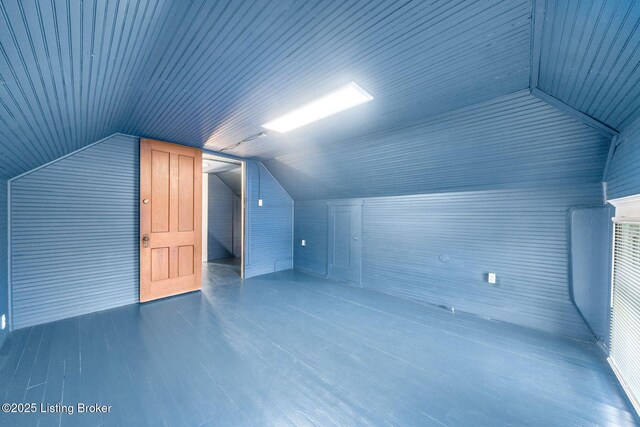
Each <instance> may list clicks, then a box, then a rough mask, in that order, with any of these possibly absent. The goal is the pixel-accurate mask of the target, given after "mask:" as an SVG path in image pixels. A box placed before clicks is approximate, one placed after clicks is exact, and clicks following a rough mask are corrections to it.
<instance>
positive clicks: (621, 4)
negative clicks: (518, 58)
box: [536, 0, 640, 131]
mask: <svg viewBox="0 0 640 427" xmlns="http://www.w3.org/2000/svg"><path fill="white" fill-rule="evenodd" d="M536 2H538V7H540V8H542V14H541V15H540V16H544V20H543V22H542V24H541V25H539V26H537V30H538V31H540V34H539V37H538V40H539V43H540V46H539V54H540V57H539V61H540V62H539V64H540V66H539V76H538V77H537V78H538V84H537V86H538V87H539V88H540V89H541V90H542V91H544V92H546V93H547V94H549V95H551V96H553V97H555V98H557V99H559V100H561V101H562V102H564V103H565V104H567V105H569V106H571V107H573V108H575V109H576V110H578V111H580V112H582V113H586V114H587V115H589V116H591V117H593V118H595V119H597V120H599V121H600V122H602V123H605V124H607V125H608V126H610V127H611V128H613V129H616V130H618V131H622V130H624V128H625V127H627V126H628V125H629V124H630V123H632V122H633V120H634V119H636V118H637V117H638V116H640V2H638V1H632V0H579V1H569V0H561V1H551V0H546V1H545V0H536Z"/></svg>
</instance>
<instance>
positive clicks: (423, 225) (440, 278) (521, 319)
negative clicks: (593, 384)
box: [295, 183, 602, 339]
mask: <svg viewBox="0 0 640 427" xmlns="http://www.w3.org/2000/svg"><path fill="white" fill-rule="evenodd" d="M601 203H602V189H601V185H600V184H599V183H594V184H585V185H579V186H564V187H553V188H551V187H549V188H522V189H501V190H487V191H468V192H454V193H439V194H438V193H436V194H425V195H413V196H396V197H380V198H368V199H365V200H364V205H363V208H362V247H363V253H362V286H364V287H367V288H371V289H375V290H378V291H381V292H385V293H389V294H393V295H397V296H401V297H405V298H410V299H415V300H418V301H422V302H426V303H431V304H437V305H444V306H447V307H451V306H453V307H455V308H456V309H457V310H462V311H466V312H470V313H474V314H477V315H480V316H487V317H490V318H493V319H497V320H502V321H506V322H511V323H515V324H519V325H523V326H528V327H533V328H537V329H541V330H544V331H548V332H552V333H556V334H561V335H566V336H571V337H577V338H584V339H591V338H592V337H593V336H592V334H591V332H590V331H589V329H588V327H587V326H586V324H585V323H584V321H583V320H582V318H581V316H580V314H579V313H578V311H577V310H576V307H575V306H574V304H573V303H572V301H571V294H570V287H569V271H568V265H569V235H568V213H569V209H570V208H571V207H573V206H596V205H598V204H601ZM326 221H327V215H326V201H314V202H304V203H302V202H297V203H296V228H295V230H296V234H295V245H296V249H295V266H296V268H299V269H301V270H305V271H309V272H313V273H316V274H321V275H322V274H326V270H325V268H326V267H325V266H326V245H327V243H326V241H327V233H326V232H325V230H326ZM301 239H305V240H307V246H306V247H305V248H302V247H300V240H301ZM488 272H494V273H496V274H497V277H498V281H497V285H495V286H492V285H489V284H488V283H487V282H486V277H485V275H486V273H488Z"/></svg>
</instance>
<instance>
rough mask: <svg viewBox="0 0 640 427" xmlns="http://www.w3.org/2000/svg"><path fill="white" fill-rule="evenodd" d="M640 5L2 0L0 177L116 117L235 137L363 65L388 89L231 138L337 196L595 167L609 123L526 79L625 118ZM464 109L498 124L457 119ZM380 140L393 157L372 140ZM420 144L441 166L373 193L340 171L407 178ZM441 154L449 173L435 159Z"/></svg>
mask: <svg viewBox="0 0 640 427" xmlns="http://www.w3.org/2000/svg"><path fill="white" fill-rule="evenodd" d="M636 3H638V2H631V1H627V0H620V1H607V0H588V1H584V2H583V1H569V0H561V1H551V0H536V1H535V3H534V2H532V1H531V0H486V1H445V0H442V1H437V0H433V1H423V0H415V1H411V0H403V1H398V0H372V1H367V2H364V1H362V2H356V1H353V2H349V1H333V0H331V1H329V0H326V1H324V0H317V1H315V2H311V1H286V0H282V1H268V0H253V1H249V0H247V1H243V0H226V1H207V0H190V1H175V2H174V1H169V0H120V1H108V2H107V1H98V0H85V1H83V2H70V1H64V0H51V1H46V2H43V1H30V2H24V1H19V0H0V178H9V177H12V176H16V175H17V174H20V173H22V172H25V171H27V170H30V169H32V168H34V167H37V166H39V165H41V164H43V163H45V162H48V161H50V160H53V159H55V158H57V157H59V156H61V155H64V154H66V153H69V152H71V151H74V150H76V149H77V148H80V147H82V146H85V145H87V144H90V143H92V142H95V141H96V140H99V139H100V138H104V137H106V136H108V135H110V134H112V133H114V132H121V133H127V134H132V135H139V136H146V137H152V138H157V139H162V140H167V141H173V142H177V143H182V144H186V145H192V146H198V147H205V148H208V149H211V150H219V149H222V148H224V147H227V146H230V145H233V144H235V143H237V142H239V141H241V140H243V139H245V138H247V137H249V136H251V135H254V134H256V133H257V132H259V131H260V130H261V127H260V125H261V124H263V123H265V122H267V121H268V120H270V119H273V118H275V117H277V116H278V115H280V114H282V113H284V112H287V111H289V110H290V109H292V108H294V107H297V106H299V105H300V104H302V103H305V102H307V101H309V100H312V99H314V98H315V97H317V96H319V95H322V94H324V93H326V92H327V91H329V90H332V89H335V88H337V87H339V86H341V85H343V84H345V83H347V82H349V81H351V80H354V81H356V82H358V83H359V84H360V85H361V86H363V87H364V88H365V89H367V90H368V91H369V92H370V93H371V94H372V95H373V96H374V98H375V99H374V100H373V101H372V102H370V103H367V104H365V105H362V106H359V107H357V108H354V109H352V110H350V111H346V112H343V113H341V114H339V115H336V116H333V117H332V118H330V119H326V120H323V121H320V122H317V123H314V124H311V125H309V126H306V127H304V128H301V129H299V130H296V131H293V132H290V133H287V134H285V135H281V134H277V133H275V132H270V133H269V135H268V136H267V137H265V138H260V139H255V140H252V141H249V142H246V143H244V144H241V145H239V146H237V147H235V148H232V149H229V150H228V151H227V152H228V153H229V154H234V155H237V156H242V157H254V158H259V159H262V160H265V161H267V162H266V163H267V165H268V167H269V168H270V169H272V170H273V171H274V173H275V174H276V175H278V176H279V177H281V179H283V180H287V182H283V184H284V185H285V186H286V187H287V188H288V189H290V190H291V192H292V193H293V194H296V195H298V196H299V197H305V198H308V197H309V194H311V193H310V192H309V193H307V192H305V190H303V189H302V187H301V185H302V183H306V186H307V188H312V187H313V186H316V187H317V196H320V195H324V196H327V197H329V196H331V197H336V196H339V195H344V196H347V195H348V196H355V195H358V196H364V195H367V194H392V193H395V194H406V193H408V192H410V191H416V190H417V189H420V191H431V190H433V189H439V188H451V187H456V186H458V182H457V181H456V180H458V178H456V177H454V176H453V175H454V171H456V170H462V171H464V172H465V174H467V176H468V177H469V178H473V179H478V180H479V184H478V185H484V184H486V185H488V184H489V183H494V184H501V183H504V182H506V181H509V180H513V181H518V180H522V181H523V182H524V181H525V180H526V179H529V178H531V179H532V180H533V181H538V180H547V181H549V182H551V181H552V180H553V179H554V177H555V178H558V179H560V178H562V179H565V180H568V181H576V180H577V181H580V180H582V181H587V180H589V181H591V182H595V181H597V180H599V179H600V178H601V176H600V175H599V174H601V172H602V168H603V164H604V161H605V158H606V145H607V139H606V138H603V137H602V136H601V135H599V134H597V133H594V132H593V131H592V130H591V129H590V128H586V127H585V126H584V125H581V124H580V123H579V122H577V121H576V120H575V119H571V118H570V117H568V116H566V115H564V114H562V113H560V112H559V111H558V110H556V109H554V108H552V107H550V106H548V105H547V104H544V103H543V102H542V101H540V100H536V99H534V98H532V97H530V96H529V95H528V94H527V93H526V92H522V91H523V90H525V91H526V90H527V88H529V87H530V84H534V87H537V88H539V89H540V90H542V91H544V92H546V93H548V94H549V95H551V96H553V97H555V98H557V99H559V100H560V101H562V102H564V103H566V104H567V105H569V106H571V107H573V108H575V109H577V110H579V111H582V112H584V113H586V114H588V115H590V116H592V117H594V118H596V119H597V120H600V121H602V122H604V123H606V124H608V125H609V126H611V127H614V128H616V129H620V128H622V127H624V126H625V125H626V123H628V122H629V121H630V120H631V119H632V118H634V117H635V116H637V115H638V113H640V111H638V106H639V105H640V102H639V100H638V94H639V93H640V72H639V71H638V69H639V67H638V63H640V59H639V58H638V50H639V49H638V48H639V44H640V40H639V38H638V28H637V27H638V18H639V17H638V5H637V4H636ZM534 11H537V12H536V13H534ZM539 11H542V12H543V13H541V14H540V13H538V12H539ZM533 16H535V17H538V16H542V18H541V19H542V20H541V21H540V20H536V21H535V22H534V20H533V19H532V17H533ZM532 71H534V73H532ZM534 74H535V75H534ZM534 77H535V78H534ZM481 108H486V109H487V110H486V112H485V113H484V115H483V113H482V111H481V110H480V109H481ZM513 111H519V112H520V113H521V115H522V116H523V117H524V116H525V115H527V114H532V116H531V118H529V119H526V118H523V117H520V116H512V115H510V114H513ZM459 112H466V113H465V114H467V113H468V114H471V115H473V114H477V115H478V116H477V117H485V118H487V120H488V122H491V123H494V124H495V126H494V128H493V129H488V128H487V127H486V126H485V124H484V122H483V121H482V119H481V120H480V121H479V122H478V124H477V125H476V124H475V123H474V122H466V121H464V120H463V119H461V118H456V119H452V117H455V115H456V114H459ZM449 113H451V115H449ZM496 114H503V115H504V116H505V117H511V118H510V119H508V120H507V119H505V120H499V119H498V118H497V117H499V116H496ZM535 118H539V121H538V122H535ZM433 120H436V121H437V120H441V122H439V123H440V124H437V125H436V124H433V123H435V122H433ZM491 120H493V122H492V121H491ZM421 126H422V127H424V126H426V129H427V130H426V134H425V133H423V132H422V130H417V129H419V128H420V127H421ZM434 126H435V127H434ZM438 126H440V127H438ZM442 126H445V127H442ZM446 126H451V128H450V129H447V128H446ZM509 126H511V127H509ZM436 128H437V130H434V129H436ZM462 129H464V132H463V131H462ZM461 132H463V133H461ZM554 132H556V133H557V135H568V137H567V138H568V139H565V138H562V137H560V136H557V137H556V138H555V139H554V138H553V137H552V134H553V133H554ZM394 133H396V134H397V135H405V136H406V138H407V141H404V142H405V143H404V144H403V141H401V139H402V138H404V137H399V136H395V137H394V136H393V134H394ZM447 134H448V135H450V137H449V138H445V136H446V135H447ZM374 135H377V136H380V137H381V138H382V139H381V141H378V140H376V139H375V138H374V137H373V136H374ZM419 135H420V136H419ZM424 135H428V137H427V138H425V137H424ZM377 136H376V138H377ZM490 139H493V141H491V140H490ZM498 142H500V144H502V145H499V144H498ZM384 144H389V146H388V147H386V148H385V147H383V145H384ZM477 144H484V145H481V146H480V145H477ZM367 146H369V147H371V149H372V150H378V151H377V153H378V154H379V156H378V157H376V158H373V157H367V156H366V155H364V154H363V155H359V154H357V153H365V151H363V150H365V147H367ZM534 147H537V149H538V150H542V151H541V152H539V151H536V150H535V149H534ZM483 148H487V149H488V150H489V152H485V151H483ZM411 150H413V151H411ZM492 150H493V151H492ZM498 150H502V151H504V152H505V153H504V154H503V155H500V154H498ZM509 150H512V151H514V152H517V153H520V154H521V155H523V156H530V157H531V156H532V158H533V159H535V161H534V163H533V164H536V165H538V166H539V167H544V168H547V170H548V171H549V173H548V175H547V176H546V177H543V176H541V175H540V174H539V173H537V172H535V171H534V169H532V168H531V167H528V166H527V167H524V166H523V167H522V168H520V167H519V166H518V165H520V164H521V163H519V162H520V160H517V156H516V155H515V154H513V155H510V154H508V151H509ZM527 150H529V151H527ZM305 153H306V154H305ZM411 153H413V155H412V154H411ZM492 153H493V154H492ZM304 155H306V156H307V157H303V156H304ZM343 155H346V156H347V157H344V158H351V161H352V163H351V164H350V166H349V167H347V166H345V163H344V162H345V161H344V158H343V157H342V156H343ZM349 156H351V157H349ZM380 156H382V157H380ZM470 156H471V157H470ZM496 156H497V157H496ZM454 157H457V158H459V159H461V160H460V161H459V162H458V163H456V164H455V165H454V164H453V163H449V167H448V168H443V167H440V166H438V165H436V164H433V161H434V160H433V159H444V160H443V161H445V164H446V160H447V159H452V158H454ZM472 157H474V158H475V159H480V160H482V159H485V158H487V159H494V160H496V159H497V160H496V163H495V164H498V165H501V167H502V169H501V170H496V171H495V173H493V174H488V173H485V170H484V169H481V168H485V167H486V168H487V169H489V168H491V167H492V164H491V163H488V164H486V165H485V164H479V163H474V159H473V158H472ZM410 158H411V159H418V160H419V161H423V162H425V164H427V165H429V167H427V168H425V169H427V170H428V171H430V172H424V171H415V173H416V174H418V175H419V176H420V178H419V179H418V180H417V181H416V182H414V183H413V184H409V183H407V182H408V181H405V182H404V183H402V184H401V183H395V184H394V186H393V188H391V186H390V181H387V180H381V178H380V177H379V176H377V177H375V179H373V177H372V179H371V180H369V183H370V184H369V186H370V185H371V183H372V182H376V183H377V185H378V186H379V187H378V189H373V190H372V189H370V188H369V187H365V186H364V185H362V186H360V187H358V186H359V185H360V184H358V182H359V181H357V180H353V181H352V182H350V183H349V184H348V185H351V184H352V185H353V186H354V188H358V189H360V191H357V192H356V191H355V190H354V191H347V190H345V189H341V188H340V187H339V185H338V184H336V183H337V182H340V181H341V180H342V181H343V182H345V183H347V182H348V179H350V178H349V177H351V176H352V173H351V172H350V171H351V170H352V169H353V170H361V171H364V170H367V168H370V170H371V171H375V170H378V169H377V168H378V167H380V165H384V168H385V169H384V170H385V171H386V175H387V176H388V175H389V174H392V172H393V173H394V174H395V173H397V174H398V176H403V174H404V172H403V171H404V170H410V169H411V166H409V169H406V162H407V161H408V160H407V159H410ZM554 158H555V160H554ZM273 159H275V160H273ZM317 159H318V160H317ZM316 160H317V162H318V164H325V165H326V171H320V170H319V168H318V166H317V164H316ZM480 160H478V161H479V162H480ZM322 162H324V163H322ZM430 162H431V163H430ZM465 165H467V166H468V167H467V166H465ZM454 166H455V167H454ZM561 167H562V168H566V169H565V170H564V171H562V169H561ZM436 170H437V171H439V172H438V173H440V174H441V177H440V178H435V175H430V174H432V173H434V171H436ZM467 171H468V173H467ZM508 171H512V172H513V173H512V174H511V177H508V176H507V175H508ZM330 173H332V174H334V175H332V176H329V174H330ZM465 174H463V175H465ZM474 174H475V175H474ZM367 176H369V175H367ZM292 177H295V178H296V181H291V182H289V181H288V180H289V179H291V178H292ZM568 181H567V182H568ZM483 183H484V184H483ZM344 185H347V184H344ZM412 185H413V187H412ZM414 187H415V188H414Z"/></svg>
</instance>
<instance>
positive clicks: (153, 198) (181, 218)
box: [140, 139, 202, 302]
mask: <svg viewBox="0 0 640 427" xmlns="http://www.w3.org/2000/svg"><path fill="white" fill-rule="evenodd" d="M201 230H202V152H201V151H200V150H198V149H195V148H190V147H184V146H181V145H175V144H169V143H167V142H161V141H155V140H152V139H141V140H140V302H145V301H151V300H155V299H158V298H164V297H168V296H171V295H177V294H182V293H185V292H191V291H196V290H199V289H200V288H201V287H202V261H201V258H202V231H201Z"/></svg>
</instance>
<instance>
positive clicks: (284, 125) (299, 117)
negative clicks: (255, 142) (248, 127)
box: [262, 82, 373, 133]
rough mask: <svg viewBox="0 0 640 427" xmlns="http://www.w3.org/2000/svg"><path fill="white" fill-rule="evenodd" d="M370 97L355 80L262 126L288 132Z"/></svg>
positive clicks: (371, 97) (353, 105)
mask: <svg viewBox="0 0 640 427" xmlns="http://www.w3.org/2000/svg"><path fill="white" fill-rule="evenodd" d="M372 99H373V96H371V95H370V94H369V93H368V92H367V91H366V90H364V89H362V88H361V87H360V86H359V85H358V84H357V83H356V82H350V83H349V84H347V85H345V86H343V87H341V88H339V89H336V90H334V91H333V92H331V93H329V94H327V95H325V96H323V97H321V98H318V99H316V100H315V101H312V102H310V103H308V104H305V105H303V106H302V107H300V108H297V109H295V110H293V111H291V112H290V113H287V114H285V115H284V116H280V117H278V118H277V119H275V120H271V121H270V122H268V123H265V124H263V125H262V127H264V128H267V129H270V130H274V131H276V132H280V133H285V132H289V131H290V130H293V129H297V128H299V127H301V126H304V125H307V124H309V123H313V122H315V121H318V120H320V119H324V118H325V117H329V116H331V115H333V114H336V113H339V112H340V111H344V110H347V109H349V108H351V107H355V106H356V105H360V104H364V103H365V102H369V101H371V100H372Z"/></svg>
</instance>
